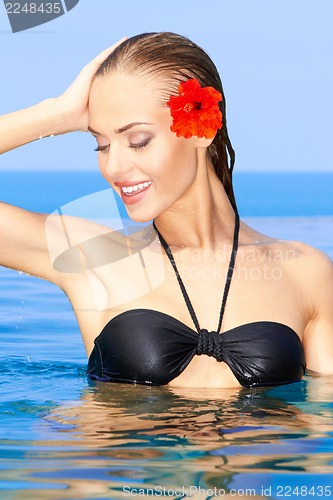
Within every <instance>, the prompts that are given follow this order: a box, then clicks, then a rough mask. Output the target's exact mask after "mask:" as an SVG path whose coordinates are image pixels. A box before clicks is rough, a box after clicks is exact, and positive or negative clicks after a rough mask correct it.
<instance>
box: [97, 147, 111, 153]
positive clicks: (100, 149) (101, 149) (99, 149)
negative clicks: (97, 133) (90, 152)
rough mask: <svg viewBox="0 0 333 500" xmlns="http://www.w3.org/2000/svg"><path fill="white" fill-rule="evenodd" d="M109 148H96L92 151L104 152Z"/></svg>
mask: <svg viewBox="0 0 333 500" xmlns="http://www.w3.org/2000/svg"><path fill="white" fill-rule="evenodd" d="M108 147H109V146H97V148H95V149H94V151H101V152H103V151H106V150H107V149H108Z"/></svg>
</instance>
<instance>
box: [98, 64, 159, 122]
mask: <svg viewBox="0 0 333 500" xmlns="http://www.w3.org/2000/svg"><path fill="white" fill-rule="evenodd" d="M161 104H162V92H161V82H158V80H157V79H152V78H150V79H149V78H145V77H143V76H135V75H133V76H132V75H131V76H128V75H123V74H121V73H120V74H119V73H114V74H110V75H106V76H103V77H101V78H100V77H98V78H96V79H95V80H94V82H93V84H92V87H91V92H90V98H89V114H90V125H91V127H92V128H95V129H96V130H100V128H101V127H104V125H105V124H106V123H107V127H108V128H109V126H111V123H112V124H113V125H114V127H115V128H118V127H121V126H123V125H124V124H127V123H131V122H156V121H159V120H160V119H161V112H162V111H164V112H168V108H167V106H166V105H161ZM163 108H164V109H163ZM163 114H164V113H163ZM168 115H169V113H168Z"/></svg>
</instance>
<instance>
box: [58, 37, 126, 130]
mask: <svg viewBox="0 0 333 500" xmlns="http://www.w3.org/2000/svg"><path fill="white" fill-rule="evenodd" d="M125 40H126V37H123V38H121V40H119V41H118V42H117V43H115V44H114V45H112V47H109V48H107V49H105V50H103V52H101V53H100V54H98V56H97V57H95V58H94V59H93V60H92V61H91V62H90V63H88V64H87V65H86V66H84V68H83V69H82V70H81V72H80V73H79V75H78V76H77V78H76V79H75V80H74V82H73V83H72V84H71V85H70V86H69V87H68V89H67V90H66V91H65V92H64V93H63V94H62V95H61V96H59V97H57V98H56V102H57V106H59V109H60V110H61V112H62V114H63V117H64V126H65V129H66V130H64V132H71V131H74V130H84V131H86V130H87V129H88V102H89V92H90V87H91V84H92V80H93V78H94V75H95V73H96V71H97V69H98V68H99V66H100V65H101V64H102V62H103V61H105V59H106V58H107V57H108V56H109V55H110V54H111V53H112V52H113V51H114V49H115V48H116V47H118V45H120V44H121V43H123V42H124V41H125Z"/></svg>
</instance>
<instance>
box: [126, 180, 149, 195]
mask: <svg viewBox="0 0 333 500" xmlns="http://www.w3.org/2000/svg"><path fill="white" fill-rule="evenodd" d="M150 184H151V181H148V182H142V183H140V184H134V185H133V186H128V187H122V188H121V189H122V191H123V193H126V194H127V193H132V192H133V191H134V192H135V191H139V190H141V189H143V188H147V187H148V186H150Z"/></svg>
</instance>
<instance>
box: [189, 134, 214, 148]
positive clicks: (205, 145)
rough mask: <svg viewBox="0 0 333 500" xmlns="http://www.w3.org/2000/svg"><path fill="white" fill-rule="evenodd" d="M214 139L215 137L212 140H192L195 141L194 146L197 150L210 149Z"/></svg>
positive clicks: (198, 138) (204, 138) (202, 138)
mask: <svg viewBox="0 0 333 500" xmlns="http://www.w3.org/2000/svg"><path fill="white" fill-rule="evenodd" d="M214 139H215V136H214V137H211V138H210V139H207V138H206V137H197V136H193V137H192V140H193V141H194V144H195V146H196V147H197V148H208V147H209V146H210V145H211V144H212V142H213V140H214Z"/></svg>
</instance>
